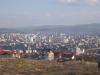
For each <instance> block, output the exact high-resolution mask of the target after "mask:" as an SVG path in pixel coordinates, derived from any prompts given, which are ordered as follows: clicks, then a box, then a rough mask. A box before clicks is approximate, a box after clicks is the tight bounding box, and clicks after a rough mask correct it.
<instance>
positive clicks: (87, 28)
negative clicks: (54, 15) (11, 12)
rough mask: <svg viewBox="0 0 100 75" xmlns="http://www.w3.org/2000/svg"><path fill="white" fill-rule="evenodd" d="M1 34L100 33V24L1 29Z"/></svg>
mask: <svg viewBox="0 0 100 75" xmlns="http://www.w3.org/2000/svg"><path fill="white" fill-rule="evenodd" d="M0 32H100V24H82V25H75V26H65V25H44V26H32V27H23V28H16V29H7V28H0Z"/></svg>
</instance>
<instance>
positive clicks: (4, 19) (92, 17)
mask: <svg viewBox="0 0 100 75" xmlns="http://www.w3.org/2000/svg"><path fill="white" fill-rule="evenodd" d="M87 23H100V0H0V27H22V26H32V25H75V24H87Z"/></svg>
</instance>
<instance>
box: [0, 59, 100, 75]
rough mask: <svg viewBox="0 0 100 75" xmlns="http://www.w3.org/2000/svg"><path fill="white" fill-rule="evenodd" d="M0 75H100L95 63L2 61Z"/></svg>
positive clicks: (0, 60) (0, 61)
mask: <svg viewBox="0 0 100 75" xmlns="http://www.w3.org/2000/svg"><path fill="white" fill-rule="evenodd" d="M0 75H100V71H98V69H97V65H96V64H95V63H83V64H81V63H79V62H75V61H73V62H64V63H57V62H48V61H33V60H22V59H20V60H18V59H0Z"/></svg>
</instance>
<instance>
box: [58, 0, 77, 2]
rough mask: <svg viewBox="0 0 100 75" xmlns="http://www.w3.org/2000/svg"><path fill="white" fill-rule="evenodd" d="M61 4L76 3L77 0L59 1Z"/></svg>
mask: <svg viewBox="0 0 100 75" xmlns="http://www.w3.org/2000/svg"><path fill="white" fill-rule="evenodd" d="M58 2H60V3H76V2H77V0H58Z"/></svg>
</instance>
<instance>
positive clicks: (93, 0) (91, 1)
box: [57, 0, 100, 5]
mask: <svg viewBox="0 0 100 75" xmlns="http://www.w3.org/2000/svg"><path fill="white" fill-rule="evenodd" d="M57 2H59V3H61V4H80V5H83V4H84V5H98V4H100V0H57Z"/></svg>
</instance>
